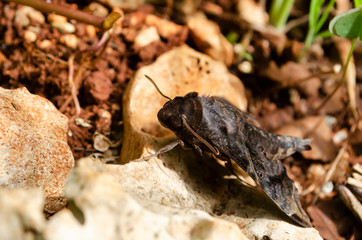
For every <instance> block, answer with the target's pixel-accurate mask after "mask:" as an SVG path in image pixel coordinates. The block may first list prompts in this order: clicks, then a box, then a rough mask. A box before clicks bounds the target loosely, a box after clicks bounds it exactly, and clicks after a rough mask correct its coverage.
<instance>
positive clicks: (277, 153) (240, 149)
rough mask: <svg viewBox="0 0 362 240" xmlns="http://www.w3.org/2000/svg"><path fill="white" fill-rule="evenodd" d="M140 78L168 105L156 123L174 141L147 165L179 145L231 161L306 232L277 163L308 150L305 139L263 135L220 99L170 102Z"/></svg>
mask: <svg viewBox="0 0 362 240" xmlns="http://www.w3.org/2000/svg"><path fill="white" fill-rule="evenodd" d="M145 76H146V78H147V79H148V80H149V81H151V83H152V84H153V85H154V86H155V88H156V89H157V91H158V92H159V93H160V94H161V95H162V96H163V97H165V98H167V99H168V101H167V102H166V103H165V104H164V106H163V107H162V108H161V109H160V110H159V112H158V114H157V117H158V120H159V121H160V123H161V125H163V126H164V127H166V128H168V129H170V130H171V131H173V133H174V134H175V135H176V136H177V137H178V138H179V140H178V141H176V142H173V143H171V144H168V145H166V146H165V147H163V148H161V149H160V150H159V151H157V152H156V153H155V154H152V155H150V156H148V157H147V158H148V159H149V158H151V157H154V156H156V155H158V154H160V153H164V152H167V151H170V150H171V149H173V148H174V147H175V146H177V145H178V144H181V145H182V146H183V147H192V148H193V149H194V150H196V151H197V152H198V153H199V154H201V155H202V154H203V153H204V152H208V153H211V154H213V155H214V157H216V158H219V159H222V160H228V161H230V160H231V161H234V162H235V163H236V164H237V165H239V166H240V167H241V168H242V169H243V170H244V171H245V172H246V173H247V174H248V175H249V176H250V177H251V178H252V179H253V180H254V181H255V183H256V184H257V185H258V186H260V188H261V189H262V190H263V191H264V192H265V193H266V194H267V195H268V196H269V198H270V199H271V200H273V202H274V203H276V205H277V206H278V207H279V208H280V209H281V210H282V211H283V212H285V213H286V214H287V215H288V216H289V217H290V218H291V219H293V220H294V221H295V222H296V223H298V224H299V225H301V226H303V227H311V223H310V220H309V217H308V215H307V214H306V213H305V211H304V210H303V208H302V207H301V204H300V201H299V198H298V191H297V188H296V187H295V185H294V182H293V181H292V180H291V179H290V178H289V177H288V175H287V173H286V169H285V167H284V166H283V165H282V163H281V161H280V160H281V159H283V158H285V157H287V156H290V155H292V154H293V153H295V152H301V151H304V150H310V149H311V147H310V145H309V144H310V143H311V141H312V140H311V139H305V140H303V139H300V138H298V137H292V136H283V135H277V134H274V133H270V132H267V131H266V130H263V129H262V128H259V127H257V126H256V125H254V124H252V122H255V121H256V120H255V119H254V118H253V117H252V116H251V115H249V114H247V113H245V112H243V111H241V110H240V109H238V108H237V107H235V106H234V105H232V104H231V103H229V102H228V101H227V100H225V99H223V98H220V97H215V96H211V97H207V96H199V95H198V93H197V92H190V93H188V94H186V95H185V96H184V97H175V98H174V99H171V98H169V97H167V96H166V95H164V94H163V93H162V92H161V91H160V90H159V88H158V87H157V85H156V83H155V82H154V81H153V80H152V79H151V78H150V77H149V76H147V75H145Z"/></svg>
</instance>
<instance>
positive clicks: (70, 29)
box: [51, 22, 75, 33]
mask: <svg viewBox="0 0 362 240" xmlns="http://www.w3.org/2000/svg"><path fill="white" fill-rule="evenodd" d="M51 25H52V27H55V28H57V29H58V30H60V31H61V32H63V33H74V32H75V26H74V25H73V24H71V23H70V22H52V23H51Z"/></svg>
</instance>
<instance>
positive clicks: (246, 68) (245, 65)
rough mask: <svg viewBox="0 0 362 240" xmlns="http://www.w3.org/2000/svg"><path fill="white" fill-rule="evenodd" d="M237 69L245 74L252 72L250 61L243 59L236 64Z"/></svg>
mask: <svg viewBox="0 0 362 240" xmlns="http://www.w3.org/2000/svg"><path fill="white" fill-rule="evenodd" d="M238 69H239V70H240V72H242V73H246V74H250V73H252V72H253V66H252V65H251V63H250V62H249V61H243V62H242V63H240V64H239V65H238Z"/></svg>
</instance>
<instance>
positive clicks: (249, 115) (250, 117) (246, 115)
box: [212, 97, 260, 127]
mask: <svg viewBox="0 0 362 240" xmlns="http://www.w3.org/2000/svg"><path fill="white" fill-rule="evenodd" d="M212 98H213V99H214V100H216V101H219V102H220V103H221V104H225V105H230V106H232V107H233V108H234V110H236V111H237V112H238V113H240V115H241V116H243V117H244V118H245V119H246V120H248V122H250V123H252V124H254V125H255V126H258V127H259V126H260V124H259V122H258V120H256V118H255V117H254V116H253V115H251V114H249V113H247V112H244V111H242V110H240V109H239V108H237V107H235V106H234V105H233V104H231V103H230V102H229V101H228V100H226V99H225V98H222V97H212Z"/></svg>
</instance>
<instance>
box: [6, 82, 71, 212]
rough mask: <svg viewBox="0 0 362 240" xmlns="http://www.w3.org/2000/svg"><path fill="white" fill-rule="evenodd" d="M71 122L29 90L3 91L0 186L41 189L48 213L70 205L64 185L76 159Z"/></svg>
mask: <svg viewBox="0 0 362 240" xmlns="http://www.w3.org/2000/svg"><path fill="white" fill-rule="evenodd" d="M67 130H68V119H67V118H66V117H65V116H64V115H63V114H61V113H60V112H59V111H58V110H57V109H56V108H55V107H54V105H53V104H52V103H51V102H49V101H48V100H46V99H45V98H42V97H40V96H36V95H33V94H31V93H29V91H28V90H27V89H25V88H20V89H16V90H6V89H4V88H0V186H2V187H6V188H13V187H20V188H25V189H29V188H39V189H41V190H42V192H43V194H44V196H45V206H44V210H45V211H46V212H48V213H54V212H56V211H58V210H60V209H61V208H63V207H64V206H65V204H66V202H65V200H64V198H63V188H64V181H65V178H66V176H67V174H68V172H69V170H70V169H71V168H72V167H73V164H74V159H73V155H72V152H71V150H70V148H69V146H68V144H67V135H66V134H67Z"/></svg>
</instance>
